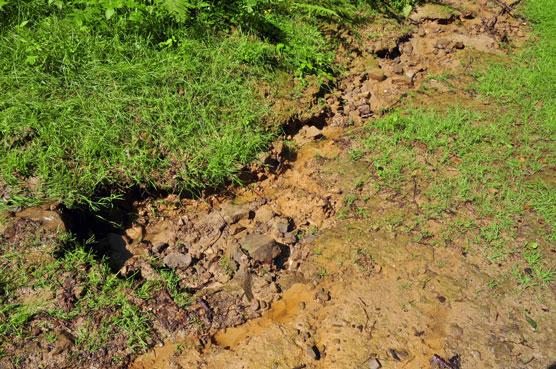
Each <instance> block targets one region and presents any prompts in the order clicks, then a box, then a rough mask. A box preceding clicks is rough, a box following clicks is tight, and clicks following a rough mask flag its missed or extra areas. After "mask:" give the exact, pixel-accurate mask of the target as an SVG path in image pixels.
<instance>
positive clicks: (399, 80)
mask: <svg viewBox="0 0 556 369" xmlns="http://www.w3.org/2000/svg"><path fill="white" fill-rule="evenodd" d="M392 82H393V83H396V84H399V85H407V86H411V85H413V79H412V78H409V77H408V76H393V77H392Z"/></svg>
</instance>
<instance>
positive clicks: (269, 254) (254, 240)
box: [241, 234, 281, 263]
mask: <svg viewBox="0 0 556 369" xmlns="http://www.w3.org/2000/svg"><path fill="white" fill-rule="evenodd" d="M241 247H242V248H243V249H244V250H245V251H247V253H248V254H249V256H251V257H252V258H253V259H255V260H257V261H260V262H261V263H270V262H271V261H272V260H273V259H274V258H276V257H277V256H278V255H280V252H281V251H280V247H279V246H278V245H277V244H276V241H275V240H274V238H272V237H270V236H267V235H262V234H250V235H248V236H246V237H245V238H244V239H243V241H242V242H241Z"/></svg>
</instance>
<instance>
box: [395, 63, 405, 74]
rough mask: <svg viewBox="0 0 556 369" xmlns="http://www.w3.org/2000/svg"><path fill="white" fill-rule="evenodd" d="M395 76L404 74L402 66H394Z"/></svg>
mask: <svg viewBox="0 0 556 369" xmlns="http://www.w3.org/2000/svg"><path fill="white" fill-rule="evenodd" d="M392 71H393V72H394V73H395V74H400V75H401V74H403V67H402V66H401V65H400V64H394V68H393V70H392Z"/></svg>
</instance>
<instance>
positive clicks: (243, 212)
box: [221, 203, 251, 224]
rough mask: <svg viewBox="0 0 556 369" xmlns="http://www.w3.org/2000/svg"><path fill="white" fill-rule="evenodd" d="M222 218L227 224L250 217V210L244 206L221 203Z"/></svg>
mask: <svg viewBox="0 0 556 369" xmlns="http://www.w3.org/2000/svg"><path fill="white" fill-rule="evenodd" d="M221 211H222V218H223V219H224V221H225V222H226V223H228V224H234V223H237V222H238V221H240V220H242V219H248V218H250V214H251V210H250V209H249V208H248V207H246V206H240V205H233V204H230V203H225V204H222V209H221Z"/></svg>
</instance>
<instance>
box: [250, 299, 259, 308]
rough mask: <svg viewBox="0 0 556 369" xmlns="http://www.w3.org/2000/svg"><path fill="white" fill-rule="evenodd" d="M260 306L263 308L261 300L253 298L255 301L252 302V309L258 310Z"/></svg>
mask: <svg viewBox="0 0 556 369" xmlns="http://www.w3.org/2000/svg"><path fill="white" fill-rule="evenodd" d="M260 308H261V304H260V302H259V300H257V299H253V301H252V302H251V310H253V311H257V310H259V309H260Z"/></svg>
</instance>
